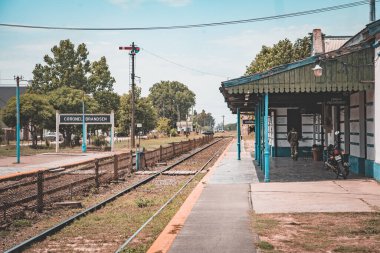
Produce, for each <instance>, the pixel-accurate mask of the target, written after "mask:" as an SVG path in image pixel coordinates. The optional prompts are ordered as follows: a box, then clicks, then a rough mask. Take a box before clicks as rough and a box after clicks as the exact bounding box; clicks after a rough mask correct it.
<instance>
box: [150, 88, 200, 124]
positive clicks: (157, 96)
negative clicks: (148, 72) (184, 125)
mask: <svg viewBox="0 0 380 253" xmlns="http://www.w3.org/2000/svg"><path fill="white" fill-rule="evenodd" d="M149 91H150V94H149V98H150V100H151V101H152V103H153V106H154V107H155V108H156V110H157V112H158V116H159V117H164V118H168V119H170V120H171V126H172V127H174V126H175V125H176V122H177V120H178V118H180V120H185V119H186V117H187V115H188V111H189V109H190V108H191V107H192V106H194V105H195V94H194V92H192V91H191V90H190V89H189V88H188V87H187V86H186V85H184V84H183V83H180V82H177V81H161V82H159V83H155V84H154V85H153V86H152V87H151V88H150V89H149ZM179 116H180V117H179Z"/></svg>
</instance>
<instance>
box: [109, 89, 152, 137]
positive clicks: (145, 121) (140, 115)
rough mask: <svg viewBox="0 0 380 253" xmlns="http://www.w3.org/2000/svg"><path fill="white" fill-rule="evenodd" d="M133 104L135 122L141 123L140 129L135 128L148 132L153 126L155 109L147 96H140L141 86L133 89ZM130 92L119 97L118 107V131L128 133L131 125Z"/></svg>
mask: <svg viewBox="0 0 380 253" xmlns="http://www.w3.org/2000/svg"><path fill="white" fill-rule="evenodd" d="M135 104H136V114H135V117H136V120H135V122H136V123H141V124H142V129H137V128H136V133H135V134H137V132H138V131H143V132H148V131H150V130H152V129H154V128H155V126H156V121H157V111H156V109H155V108H154V107H153V104H152V102H151V101H150V99H149V98H145V97H141V88H136V90H135ZM131 110H132V108H131V93H130V92H129V93H127V94H124V95H122V96H121V98H120V107H119V110H118V112H117V113H118V117H119V126H118V132H120V133H124V134H129V133H130V126H131Z"/></svg>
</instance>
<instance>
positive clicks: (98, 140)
mask: <svg viewBox="0 0 380 253" xmlns="http://www.w3.org/2000/svg"><path fill="white" fill-rule="evenodd" d="M107 144H108V142H107V140H106V137H104V136H103V135H100V136H95V137H94V145H95V146H97V147H101V146H107Z"/></svg>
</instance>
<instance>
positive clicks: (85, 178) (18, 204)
mask: <svg viewBox="0 0 380 253" xmlns="http://www.w3.org/2000/svg"><path fill="white" fill-rule="evenodd" d="M212 140H213V136H204V137H201V138H198V139H193V140H188V141H181V142H175V143H171V144H170V145H169V146H165V147H163V146H160V147H159V148H158V149H156V150H152V151H145V150H143V152H142V154H141V156H140V159H137V160H138V161H139V165H138V166H136V154H135V153H133V152H132V151H131V152H128V153H119V154H115V155H111V156H107V157H103V158H100V159H93V160H90V161H85V162H80V163H76V164H72V165H67V166H63V167H61V168H56V169H48V170H41V171H37V172H33V173H27V174H22V175H18V176H15V177H11V178H6V179H0V223H2V222H1V221H5V220H6V219H7V218H11V217H15V216H17V215H23V214H24V213H25V211H27V210H37V211H38V212H42V211H43V210H44V208H45V207H46V206H47V205H49V204H52V203H54V202H57V201H62V200H67V199H71V198H72V197H73V196H75V195H78V194H79V193H83V192H86V191H88V190H89V189H91V188H94V189H96V188H98V187H99V186H100V185H101V184H106V183H109V182H112V181H117V180H118V179H120V178H122V177H123V176H125V175H127V174H130V173H132V172H133V171H135V170H136V168H137V167H138V168H139V169H146V168H147V167H152V166H154V165H155V164H156V163H158V162H163V161H166V160H169V159H172V158H174V157H177V156H179V155H181V154H184V153H186V152H189V151H190V150H193V149H196V148H198V147H200V146H203V145H204V144H206V143H209V142H210V141H212Z"/></svg>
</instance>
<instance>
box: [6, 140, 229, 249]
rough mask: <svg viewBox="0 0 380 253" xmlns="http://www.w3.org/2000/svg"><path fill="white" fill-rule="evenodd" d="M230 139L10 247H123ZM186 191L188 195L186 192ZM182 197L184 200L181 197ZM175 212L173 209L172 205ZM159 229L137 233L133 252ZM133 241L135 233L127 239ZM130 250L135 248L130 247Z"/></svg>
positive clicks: (200, 151)
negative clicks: (169, 172) (167, 173)
mask: <svg viewBox="0 0 380 253" xmlns="http://www.w3.org/2000/svg"><path fill="white" fill-rule="evenodd" d="M229 141H230V139H222V140H220V141H215V142H213V143H212V144H210V145H207V146H206V147H204V148H202V149H200V150H198V151H197V152H196V153H193V154H190V155H187V156H185V157H183V158H181V159H180V160H179V161H177V162H176V163H174V164H172V165H170V166H167V167H165V168H164V169H162V170H160V171H157V172H150V173H153V174H152V175H149V176H145V178H144V179H142V180H140V181H139V182H137V183H136V184H134V185H132V186H130V187H128V188H127V189H123V190H122V191H120V192H118V193H117V194H114V195H113V196H111V197H109V198H108V199H106V200H104V201H102V202H101V203H98V204H97V205H94V206H92V207H90V208H88V209H86V210H84V211H83V212H81V213H79V214H76V215H74V216H72V217H70V218H69V219H67V220H65V221H64V222H61V223H60V224H58V225H56V226H54V227H52V228H50V229H48V230H46V231H44V232H42V233H40V234H39V235H37V236H35V237H33V238H31V239H29V240H27V241H24V242H22V243H20V244H18V245H16V246H15V247H13V248H12V249H10V250H8V251H6V252H20V251H21V250H26V251H27V252H115V251H116V250H118V249H119V248H120V249H121V247H120V246H121V245H123V243H125V242H126V240H127V239H128V238H131V236H132V235H133V236H134V237H135V236H137V234H136V233H135V231H136V230H137V231H139V230H140V231H141V230H142V228H141V225H142V224H144V222H145V221H146V220H147V219H149V217H151V216H152V215H153V214H154V213H155V212H157V210H158V209H160V207H162V205H163V204H165V202H167V201H168V200H169V199H171V198H173V197H172V196H173V194H175V193H176V192H177V191H178V189H180V188H183V185H184V183H185V182H187V183H189V182H190V181H189V178H190V177H194V176H193V174H195V172H196V171H198V170H199V169H200V168H202V167H204V164H205V163H206V162H209V161H210V160H212V159H210V158H212V157H214V156H215V155H216V154H217V153H219V154H220V151H221V150H224V148H225V147H226V145H227V143H228V142H229ZM223 147H224V148H223ZM169 170H170V171H174V172H172V173H171V174H170V175H164V174H163V173H164V172H165V171H169ZM195 177H196V176H195ZM198 178H201V176H198ZM180 195H181V194H180ZM184 196H187V195H186V193H185V194H184ZM177 198H181V196H178V197H177ZM179 202H180V203H181V200H180V201H179ZM174 205H176V204H175V203H174ZM177 205H178V203H177ZM161 209H162V208H161ZM170 211H171V212H173V211H172V210H171V209H170V208H169V212H170ZM169 216H170V215H169ZM158 222H159V223H165V222H166V223H167V222H168V217H167V215H163V217H160V219H158ZM161 227H162V225H161ZM155 229H156V230H157V228H151V229H150V230H148V232H145V233H144V232H143V233H142V235H138V236H137V238H135V240H134V241H133V242H132V243H131V247H132V248H133V247H136V245H138V244H141V245H142V246H141V245H140V246H137V248H138V249H139V251H135V250H133V251H131V252H140V250H142V251H141V252H144V250H146V248H144V247H147V246H146V245H149V244H150V243H151V242H152V241H153V240H154V236H156V234H157V233H158V232H159V231H154V230H155ZM152 230H153V231H152ZM140 231H139V232H140ZM130 241H132V238H131V239H130V240H129V241H128V242H127V243H129V242H130ZM136 243H137V244H136ZM125 245H126V244H125ZM125 252H130V251H129V250H128V248H126V249H125Z"/></svg>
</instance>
